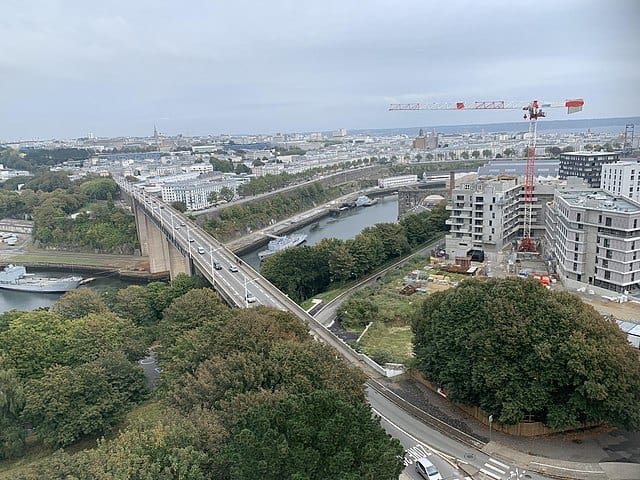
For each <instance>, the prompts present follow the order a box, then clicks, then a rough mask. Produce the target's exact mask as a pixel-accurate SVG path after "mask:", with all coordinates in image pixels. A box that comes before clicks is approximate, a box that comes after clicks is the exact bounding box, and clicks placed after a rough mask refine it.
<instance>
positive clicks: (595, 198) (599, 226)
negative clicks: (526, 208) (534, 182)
mask: <svg viewBox="0 0 640 480" xmlns="http://www.w3.org/2000/svg"><path fill="white" fill-rule="evenodd" d="M545 225H546V235H545V243H546V252H547V253H548V254H550V255H551V256H552V257H553V260H554V263H555V268H556V271H557V273H558V274H559V275H560V276H561V277H562V279H563V282H564V283H565V284H566V285H568V286H570V287H580V286H581V285H585V284H586V285H592V286H594V287H600V288H603V289H606V290H612V291H615V292H620V293H623V292H625V291H627V292H632V293H638V291H640V203H638V202H635V201H633V200H630V199H627V198H624V197H621V196H618V195H612V194H611V193H608V192H605V191H604V190H600V189H584V190H577V191H569V190H567V191H562V190H557V191H556V193H555V196H554V200H553V202H551V203H550V204H549V205H548V208H547V210H546V218H545Z"/></svg>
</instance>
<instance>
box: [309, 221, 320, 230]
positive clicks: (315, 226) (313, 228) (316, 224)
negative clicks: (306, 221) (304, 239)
mask: <svg viewBox="0 0 640 480" xmlns="http://www.w3.org/2000/svg"><path fill="white" fill-rule="evenodd" d="M318 228H320V222H316V223H314V224H313V225H311V227H309V231H313V230H317V229H318Z"/></svg>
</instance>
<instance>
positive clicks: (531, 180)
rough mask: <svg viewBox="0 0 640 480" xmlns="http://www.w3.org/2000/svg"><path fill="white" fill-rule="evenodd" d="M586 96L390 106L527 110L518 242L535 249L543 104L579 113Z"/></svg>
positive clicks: (395, 106) (523, 248)
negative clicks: (535, 198)
mask: <svg viewBox="0 0 640 480" xmlns="http://www.w3.org/2000/svg"><path fill="white" fill-rule="evenodd" d="M583 106H584V100H583V99H581V98H578V99H574V100H565V101H564V102H550V103H548V102H539V101H538V100H533V101H531V102H529V103H525V102H516V103H509V102H505V101H503V100H494V101H489V102H474V103H472V104H471V105H467V104H465V103H464V102H455V103H432V104H422V103H392V104H391V105H389V110H524V111H525V113H524V118H525V120H527V119H528V120H529V144H528V147H527V168H526V174H525V182H524V228H523V236H522V240H521V241H520V245H519V246H518V251H521V252H535V251H536V246H535V243H534V242H533V240H532V239H531V217H532V209H533V191H534V185H535V162H536V140H537V135H538V134H537V124H538V118H543V117H545V116H546V113H545V112H544V110H543V108H559V107H566V108H567V113H569V114H571V113H575V112H579V111H581V110H582V107H583Z"/></svg>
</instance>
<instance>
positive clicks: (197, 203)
mask: <svg viewBox="0 0 640 480" xmlns="http://www.w3.org/2000/svg"><path fill="white" fill-rule="evenodd" d="M238 183H239V182H238V180H237V179H236V178H233V177H230V176H224V175H220V176H216V177H210V178H207V179H201V180H196V181H183V182H176V183H167V184H164V185H162V201H163V202H166V203H173V202H184V204H185V205H186V206H187V209H188V210H201V209H203V208H207V207H210V206H211V202H209V195H210V194H211V192H216V193H219V192H220V190H222V188H223V187H227V188H229V189H230V190H231V191H232V192H234V193H235V192H236V189H237V187H238Z"/></svg>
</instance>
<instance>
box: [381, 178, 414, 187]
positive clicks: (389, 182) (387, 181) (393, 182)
mask: <svg viewBox="0 0 640 480" xmlns="http://www.w3.org/2000/svg"><path fill="white" fill-rule="evenodd" d="M416 183H418V175H400V176H398V177H389V178H379V179H378V187H380V188H396V187H404V186H406V185H415V184H416Z"/></svg>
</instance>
